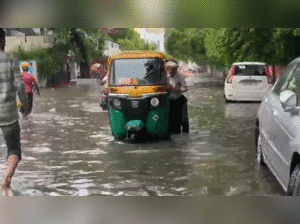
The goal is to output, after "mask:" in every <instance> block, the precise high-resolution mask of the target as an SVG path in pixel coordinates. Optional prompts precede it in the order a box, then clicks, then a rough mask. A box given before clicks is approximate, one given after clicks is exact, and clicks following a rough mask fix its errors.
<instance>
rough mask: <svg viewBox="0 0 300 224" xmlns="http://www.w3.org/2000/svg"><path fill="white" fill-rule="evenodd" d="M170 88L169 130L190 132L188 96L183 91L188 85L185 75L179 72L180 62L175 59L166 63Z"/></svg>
mask: <svg viewBox="0 0 300 224" xmlns="http://www.w3.org/2000/svg"><path fill="white" fill-rule="evenodd" d="M166 67H167V80H168V86H169V87H168V89H169V92H170V113H169V131H170V132H171V134H180V133H181V126H182V129H183V130H182V132H183V133H189V121H188V111H187V98H186V97H185V96H184V95H183V93H185V92H187V91H188V86H187V83H186V81H185V78H184V77H183V75H181V74H180V73H179V72H178V64H177V63H175V62H173V61H168V62H167V63H166Z"/></svg>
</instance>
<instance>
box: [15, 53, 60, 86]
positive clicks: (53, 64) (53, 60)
mask: <svg viewBox="0 0 300 224" xmlns="http://www.w3.org/2000/svg"><path fill="white" fill-rule="evenodd" d="M12 55H13V56H14V57H15V58H18V59H19V60H34V61H36V62H37V70H38V71H39V75H40V76H41V77H44V78H47V83H48V84H52V83H54V82H55V81H56V80H57V79H59V78H60V77H59V70H58V68H59V67H61V66H62V63H63V61H64V55H62V54H60V53H57V52H54V50H53V48H39V49H32V50H29V51H25V50H24V49H22V48H19V49H18V50H17V51H16V52H13V53H12Z"/></svg>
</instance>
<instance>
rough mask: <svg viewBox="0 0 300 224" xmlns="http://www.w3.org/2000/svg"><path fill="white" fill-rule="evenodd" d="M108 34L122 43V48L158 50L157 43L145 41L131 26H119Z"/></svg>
mask: <svg viewBox="0 0 300 224" xmlns="http://www.w3.org/2000/svg"><path fill="white" fill-rule="evenodd" d="M108 36H109V37H110V38H111V39H112V40H113V41H116V42H118V43H119V44H120V46H121V49H122V50H156V44H155V43H145V41H144V40H143V39H141V38H140V35H139V34H138V33H137V32H135V31H134V30H133V29H131V28H117V29H115V33H111V34H108Z"/></svg>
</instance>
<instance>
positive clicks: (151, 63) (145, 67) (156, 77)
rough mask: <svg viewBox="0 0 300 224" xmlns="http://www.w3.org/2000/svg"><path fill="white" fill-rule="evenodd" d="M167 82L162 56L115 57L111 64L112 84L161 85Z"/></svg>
mask: <svg viewBox="0 0 300 224" xmlns="http://www.w3.org/2000/svg"><path fill="white" fill-rule="evenodd" d="M164 82H165V69H164V62H163V60H162V59H160V58H130V59H128V58H126V59H115V60H113V61H112V65H111V78H110V84H111V85H116V86H118V85H161V84H164Z"/></svg>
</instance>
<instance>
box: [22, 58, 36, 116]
mask: <svg viewBox="0 0 300 224" xmlns="http://www.w3.org/2000/svg"><path fill="white" fill-rule="evenodd" d="M21 67H22V69H23V72H22V73H21V77H22V79H23V81H24V84H25V88H26V93H27V97H28V101H29V114H30V113H31V111H32V107H33V87H34V86H35V88H36V90H37V94H38V95H40V89H39V86H38V84H37V82H36V79H35V77H34V76H33V75H32V74H31V73H30V72H28V70H29V63H28V62H23V63H22V65H21ZM20 111H21V112H22V113H23V111H24V108H23V107H21V109H20Z"/></svg>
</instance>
